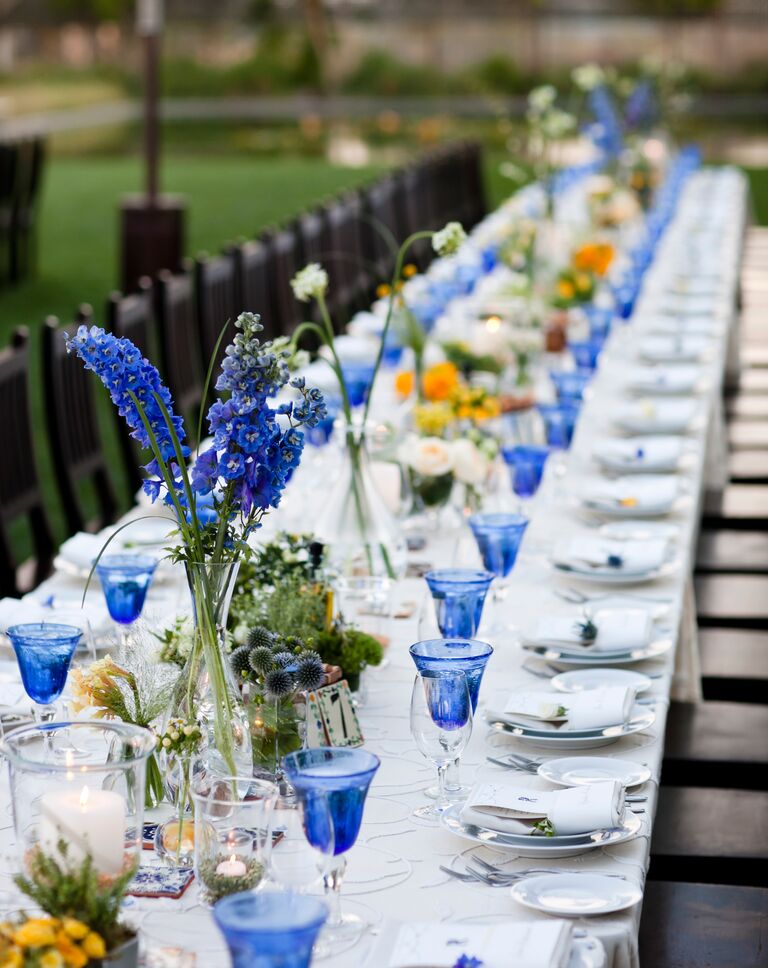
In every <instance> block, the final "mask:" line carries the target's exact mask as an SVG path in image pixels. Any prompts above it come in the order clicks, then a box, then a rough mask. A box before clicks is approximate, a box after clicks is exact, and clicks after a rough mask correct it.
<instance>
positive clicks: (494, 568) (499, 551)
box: [469, 512, 528, 635]
mask: <svg viewBox="0 0 768 968" xmlns="http://www.w3.org/2000/svg"><path fill="white" fill-rule="evenodd" d="M469 526H470V528H471V529H472V534H473V535H474V536H475V541H476V542H477V548H478V551H479V552H480V556H481V558H482V559H483V564H484V565H485V567H486V568H487V569H488V571H490V572H491V573H492V574H494V575H495V576H496V581H494V583H493V601H494V605H495V607H494V610H493V611H494V620H493V623H492V625H491V627H490V628H489V632H491V633H494V634H497V635H502V634H508V633H510V632H512V626H511V625H508V624H505V623H504V622H503V621H502V620H501V615H500V612H501V603H502V602H503V601H504V599H505V598H506V595H507V588H508V584H509V583H508V577H509V574H510V573H511V571H512V569H513V568H514V566H515V561H516V560H517V553H518V551H519V550H520V543H521V542H522V540H523V535H524V534H525V529H526V528H527V527H528V518H527V517H525V516H524V515H522V514H508V513H503V512H497V513H494V514H473V515H472V516H471V517H470V519H469Z"/></svg>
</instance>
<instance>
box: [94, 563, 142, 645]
mask: <svg viewBox="0 0 768 968" xmlns="http://www.w3.org/2000/svg"><path fill="white" fill-rule="evenodd" d="M155 568H157V559H155V558H152V557H151V556H150V555H105V556H104V557H103V558H101V559H100V561H99V563H98V565H97V566H96V572H97V574H98V576H99V580H100V581H101V588H102V591H103V592H104V598H105V599H106V602H107V609H108V610H109V614H110V616H111V617H112V619H113V620H114V621H115V622H117V623H118V624H119V625H122V626H123V627H124V633H123V639H124V640H125V638H126V637H127V629H125V626H128V625H131V624H132V623H133V622H135V621H136V619H137V618H138V617H139V616H140V615H141V611H142V609H143V608H144V601H145V599H146V597H147V591H148V590H149V586H150V584H151V582H152V578H153V576H154V574H155Z"/></svg>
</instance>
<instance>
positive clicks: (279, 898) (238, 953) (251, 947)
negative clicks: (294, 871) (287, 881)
mask: <svg viewBox="0 0 768 968" xmlns="http://www.w3.org/2000/svg"><path fill="white" fill-rule="evenodd" d="M213 917H214V920H215V921H216V924H217V926H218V928H219V930H220V931H221V933H222V934H223V935H224V940H225V941H226V943H227V947H228V948H229V953H230V956H231V958H232V968H308V966H309V964H310V962H311V960H312V947H313V945H314V943H315V939H316V938H317V936H318V934H319V933H320V929H321V928H322V926H323V924H324V923H325V920H326V918H327V917H328V907H327V905H326V904H325V903H324V902H323V901H322V900H320V899H319V898H316V897H308V896H306V895H303V894H296V893H294V892H291V891H275V892H262V893H258V894H234V895H232V896H231V897H226V898H224V899H223V900H221V901H219V902H218V904H216V906H215V907H214V909H213Z"/></svg>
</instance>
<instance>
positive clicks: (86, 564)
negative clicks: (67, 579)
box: [57, 531, 109, 571]
mask: <svg viewBox="0 0 768 968" xmlns="http://www.w3.org/2000/svg"><path fill="white" fill-rule="evenodd" d="M106 540H107V539H106V537H103V536H102V535H98V534H88V533H87V532H85V531H78V533H77V534H73V535H72V537H71V538H67V540H66V541H65V542H64V544H63V545H62V546H61V548H59V554H58V556H57V557H58V558H60V559H61V560H62V561H64V562H66V563H67V564H68V565H72V566H74V567H75V568H77V569H78V570H80V571H90V568H91V566H92V565H93V562H94V559H95V558H96V557H97V556H98V554H99V552H100V551H101V549H102V548H103V547H104V542H105V541H106ZM108 551H109V549H107V552H108Z"/></svg>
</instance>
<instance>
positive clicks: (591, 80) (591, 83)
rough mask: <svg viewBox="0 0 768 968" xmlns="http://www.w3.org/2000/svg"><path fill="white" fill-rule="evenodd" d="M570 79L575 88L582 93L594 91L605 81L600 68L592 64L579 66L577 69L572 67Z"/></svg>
mask: <svg viewBox="0 0 768 968" xmlns="http://www.w3.org/2000/svg"><path fill="white" fill-rule="evenodd" d="M571 77H572V78H573V83H574V84H575V85H576V87H578V88H580V89H581V90H582V91H594V89H595V88H596V87H600V85H601V84H603V83H604V81H605V73H604V72H603V69H602V67H601V66H600V65H599V64H594V63H592V64H581V65H580V66H579V67H574V69H573V70H572V71H571Z"/></svg>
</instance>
